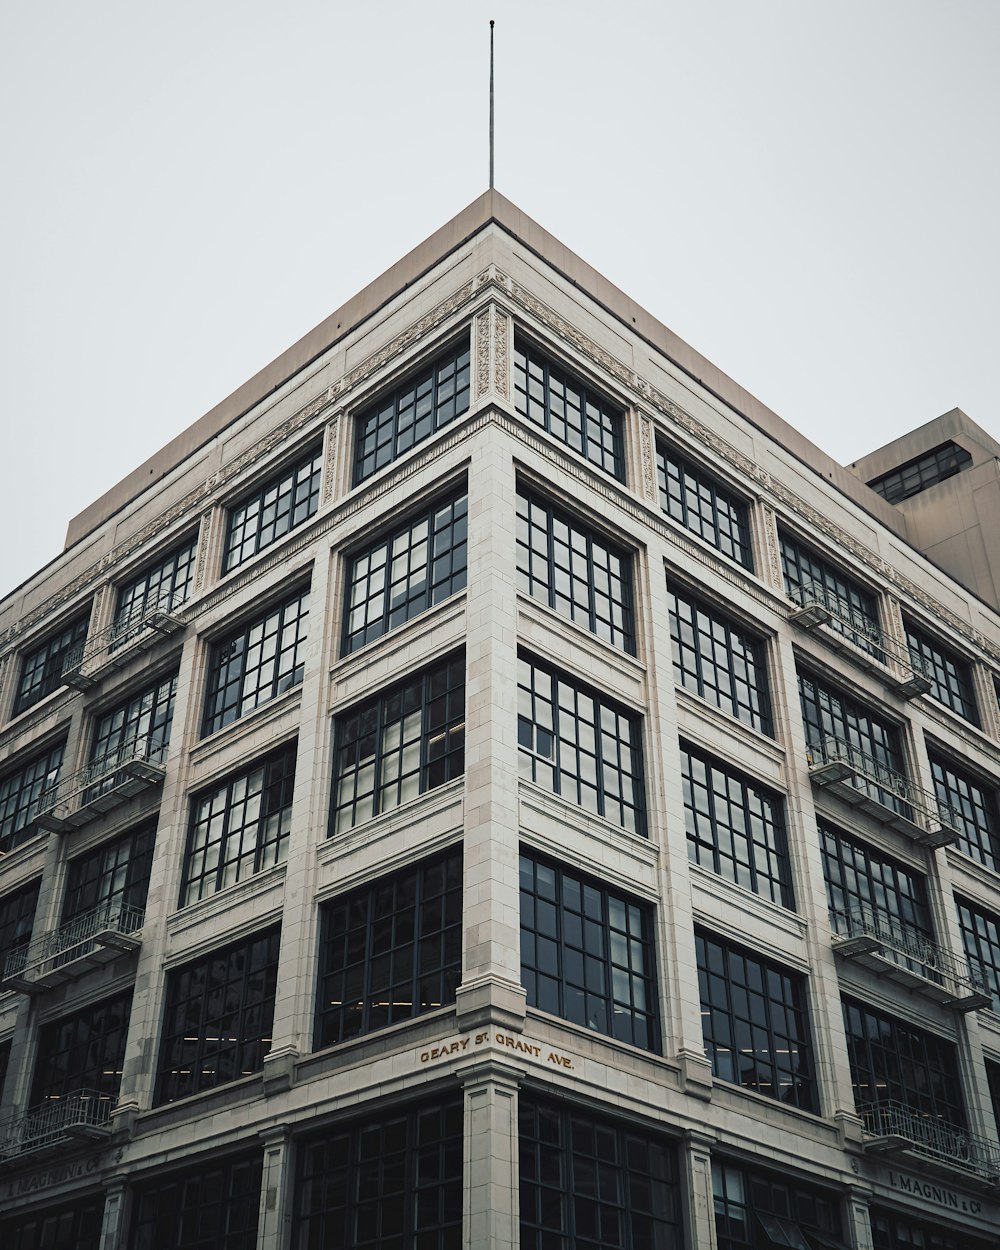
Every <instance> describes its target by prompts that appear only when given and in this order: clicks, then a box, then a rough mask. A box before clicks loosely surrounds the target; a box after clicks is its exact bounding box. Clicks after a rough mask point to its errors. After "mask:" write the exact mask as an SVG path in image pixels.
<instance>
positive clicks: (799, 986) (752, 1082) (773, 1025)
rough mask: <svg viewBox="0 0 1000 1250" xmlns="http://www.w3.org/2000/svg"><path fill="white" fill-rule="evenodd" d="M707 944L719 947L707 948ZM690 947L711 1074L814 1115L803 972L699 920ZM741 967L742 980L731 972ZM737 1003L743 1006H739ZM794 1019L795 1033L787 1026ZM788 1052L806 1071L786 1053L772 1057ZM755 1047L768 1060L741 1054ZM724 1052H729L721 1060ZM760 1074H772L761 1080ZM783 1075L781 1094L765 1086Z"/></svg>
mask: <svg viewBox="0 0 1000 1250" xmlns="http://www.w3.org/2000/svg"><path fill="white" fill-rule="evenodd" d="M710 948H712V950H714V951H715V952H718V953H717V954H712V951H710ZM695 952H696V962H697V966H698V983H699V987H700V997H701V1018H702V1032H703V1035H704V1039H705V1054H706V1056H707V1057H708V1061H709V1063H710V1064H711V1067H712V1073H713V1075H714V1076H715V1078H716V1080H719V1081H724V1082H726V1083H727V1084H731V1085H738V1086H740V1087H741V1088H743V1089H746V1090H751V1091H753V1092H754V1093H757V1094H760V1095H762V1096H763V1097H766V1098H771V1099H773V1100H774V1101H776V1102H780V1103H782V1104H784V1105H786V1106H792V1107H797V1108H798V1109H799V1110H800V1111H809V1112H812V1113H814V1114H817V1113H818V1112H819V1091H818V1080H817V1074H816V1071H815V1059H814V1055H813V1045H812V1030H811V1027H810V1020H809V1010H808V1002H807V998H808V994H807V989H806V984H807V982H806V977H804V976H803V975H802V974H801V973H798V972H793V971H792V970H791V969H789V968H786V967H784V965H782V964H779V963H776V962H775V961H774V960H771V959H768V958H766V957H765V956H763V955H759V954H757V953H756V952H755V951H751V950H748V949H747V948H746V947H743V946H739V945H737V944H736V943H734V942H729V941H727V940H725V939H723V938H721V937H718V936H717V935H715V934H714V933H711V932H709V931H708V930H707V929H702V928H700V927H696V928H695ZM741 969H742V980H741V981H740V980H737V978H736V976H735V975H734V974H735V973H736V972H738V971H740V970H741ZM713 989H714V990H715V991H716V993H715V996H713V994H712V991H713ZM778 989H780V993H778V992H776V991H777V990H778ZM738 1005H740V1006H741V1007H742V1010H741V1012H739V1013H738V1012H737V1006H738ZM796 1025H797V1026H798V1029H797V1032H791V1031H789V1030H790V1029H792V1028H794V1027H795V1026H796ZM727 1042H728V1045H727V1044H725V1043H727ZM793 1053H795V1054H797V1055H798V1056H799V1057H800V1062H801V1061H803V1060H804V1070H797V1069H796V1068H795V1067H794V1066H793V1061H792V1060H791V1059H790V1058H789V1059H785V1060H781V1061H780V1062H776V1061H775V1059H774V1058H773V1056H778V1055H788V1056H790V1055H792V1054H793ZM758 1054H760V1055H764V1054H767V1055H770V1056H772V1058H771V1059H769V1060H767V1061H766V1062H765V1061H759V1060H758V1059H757V1058H756V1057H755V1058H754V1059H753V1060H752V1061H751V1060H748V1059H747V1058H746V1056H748V1055H754V1056H756V1055H758ZM724 1055H728V1056H730V1058H729V1059H728V1060H726V1061H725V1062H723V1060H722V1057H723V1056H724ZM736 1056H741V1057H742V1058H741V1060H740V1062H742V1063H744V1064H747V1063H750V1065H751V1066H750V1067H749V1068H748V1070H747V1074H746V1075H745V1076H741V1075H740V1073H739V1071H738V1069H737V1063H736ZM758 1065H759V1066H758ZM762 1076H770V1078H771V1079H770V1080H762V1079H761V1078H762ZM782 1081H784V1084H785V1085H786V1086H787V1089H788V1095H787V1096H786V1095H782V1094H781V1093H779V1092H770V1091H774V1090H775V1086H776V1084H778V1085H779V1087H780V1084H781V1083H782Z"/></svg>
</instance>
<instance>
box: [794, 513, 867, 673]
mask: <svg viewBox="0 0 1000 1250" xmlns="http://www.w3.org/2000/svg"><path fill="white" fill-rule="evenodd" d="M778 545H779V548H780V553H781V574H782V579H783V581H784V583H785V594H786V595H788V597H789V598H790V599H791V600H792V601H793V602H797V601H796V599H795V591H796V590H797V589H798V588H799V587H801V586H805V585H806V584H807V583H808V582H815V583H816V584H817V585H818V586H819V587H820V588H821V590H822V591H823V592H824V594H826V595H829V596H830V597H831V598H832V599H834V600H835V601H836V603H837V605H838V607H839V611H840V615H839V616H832V617H831V618H830V620H829V621H828V622H827V623H828V625H829V627H830V629H833V630H836V632H837V633H838V634H843V635H844V637H845V638H847V639H848V640H849V641H850V642H853V643H854V644H855V646H857V647H859V648H860V649H861V650H862V651H864V652H865V653H866V654H868V655H870V656H872V658H873V659H876V660H878V661H880V662H881V663H883V664H884V663H885V651H884V649H883V648H884V631H883V629H882V622H881V619H880V617H879V597H878V595H877V594H876V593H875V591H874V590H869V588H868V587H867V586H865V585H864V583H862V582H859V581H858V580H857V579H856V578H854V577H852V576H851V575H850V574H849V573H845V572H844V571H843V569H841V568H840V567H839V566H838V565H836V564H834V563H833V562H832V561H830V560H828V559H827V558H826V556H825V555H823V553H822V552H820V551H818V550H817V549H816V548H815V547H812V546H810V544H809V543H808V542H805V541H803V540H802V539H800V538H799V537H798V536H797V535H796V534H794V533H792V532H791V531H789V530H786V529H784V528H782V527H780V526H779V528H778Z"/></svg>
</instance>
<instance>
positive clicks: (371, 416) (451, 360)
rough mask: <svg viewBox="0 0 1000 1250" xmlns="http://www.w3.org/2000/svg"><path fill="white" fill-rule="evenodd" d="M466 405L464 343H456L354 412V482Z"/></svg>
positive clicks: (466, 353)
mask: <svg viewBox="0 0 1000 1250" xmlns="http://www.w3.org/2000/svg"><path fill="white" fill-rule="evenodd" d="M468 410H469V348H468V346H464V345H462V344H459V345H457V346H455V347H452V348H450V349H449V350H448V351H447V352H445V353H444V355H442V356H440V357H439V358H438V359H437V360H436V361H434V363H433V364H430V365H426V366H425V367H424V368H423V369H421V370H420V371H419V372H418V373H416V374H414V375H412V376H411V377H409V378H408V379H407V380H406V381H405V382H403V383H402V384H401V385H400V386H397V387H396V389H395V390H394V391H390V392H389V394H388V395H386V396H384V397H383V398H382V399H380V400H379V401H378V402H377V403H374V404H372V405H371V406H370V407H369V408H366V409H365V410H364V411H363V412H361V413H359V415H358V418H357V422H356V425H355V431H356V432H355V444H354V485H355V486H358V485H359V484H360V483H361V482H363V481H364V480H365V479H366V478H369V477H371V475H372V474H373V473H377V472H378V470H379V469H381V468H384V467H385V466H386V465H387V464H391V463H392V461H393V460H395V459H396V458H397V457H398V456H401V455H403V453H404V452H407V451H409V450H410V448H411V447H416V445H417V444H418V443H422V442H423V441H424V440H425V439H428V438H430V436H431V435H432V434H434V433H436V432H437V431H438V430H440V429H442V428H443V427H444V426H446V425H448V424H449V423H450V422H451V421H454V420H455V418H456V417H460V416H461V415H462V414H463V413H465V412H468Z"/></svg>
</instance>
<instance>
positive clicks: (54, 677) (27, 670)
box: [12, 604, 91, 716]
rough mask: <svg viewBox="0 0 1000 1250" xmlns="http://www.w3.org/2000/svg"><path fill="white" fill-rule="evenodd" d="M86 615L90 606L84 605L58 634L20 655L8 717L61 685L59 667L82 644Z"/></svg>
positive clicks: (86, 626)
mask: <svg viewBox="0 0 1000 1250" xmlns="http://www.w3.org/2000/svg"><path fill="white" fill-rule="evenodd" d="M90 612H91V605H90V604H88V605H87V607H86V608H85V609H84V610H83V611H82V612H78V613H77V614H76V615H75V616H74V617H72V618H71V619H70V620H68V621H67V622H66V623H65V624H64V625H63V626H61V627H60V628H59V629H58V630H53V631H51V632H50V633H48V634H47V635H46V636H45V637H44V638H43V639H42V641H41V642H38V643H35V645H34V646H32V647H31V648H30V649H29V650H27V651H22V653H21V668H20V676H19V677H18V681H17V690H16V692H15V694H14V707H13V712H12V715H14V716H20V714H21V713H22V712H25V711H27V710H28V708H29V707H34V706H35V704H36V703H40V702H41V701H42V699H45V698H47V697H48V696H49V695H50V694H52V693H53V692H54V691H56V690H58V689H59V688H60V687H61V686H63V685H64V684H65V683H64V682H63V677H62V673H63V666H64V664H65V662H66V658H67V656H68V655H69V654H70V652H72V651H74V650H76V649H77V648H79V647H82V646H83V644H84V643H85V642H86V640H87V631H88V629H89V628H90ZM36 678H37V680H36Z"/></svg>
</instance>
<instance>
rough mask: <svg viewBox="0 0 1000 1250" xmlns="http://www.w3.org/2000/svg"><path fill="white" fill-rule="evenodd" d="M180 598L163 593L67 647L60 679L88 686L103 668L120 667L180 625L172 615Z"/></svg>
mask: <svg viewBox="0 0 1000 1250" xmlns="http://www.w3.org/2000/svg"><path fill="white" fill-rule="evenodd" d="M183 602H184V601H183V599H177V600H176V601H175V596H173V595H164V596H163V597H162V598H160V599H157V600H156V601H155V602H154V603H146V604H144V605H143V606H142V608H141V609H140V610H139V611H137V612H133V613H132V614H131V615H130V616H126V617H124V618H123V619H122V620H120V621H115V622H114V624H113V625H109V626H108V628H107V629H102V630H100V631H99V632H98V633H96V634H92V635H91V636H90V637H89V638H87V639H85V640H84V641H83V642H82V643H80V644H79V646H76V647H73V648H72V650H70V651H67V653H66V656H65V658H64V659H63V668H62V678H63V681H64V682H65V683H66V684H67V685H68V686H74V687H75V688H76V689H78V690H89V689H90V687H91V686H93V685H94V684H95V683H96V682H97V681H98V679H99V678H100V676H101V675H102V674H103V673H104V672H107V671H109V670H111V669H115V668H120V667H121V666H122V665H123V664H126V663H127V662H128V661H129V660H131V659H132V658H133V657H134V656H135V655H136V653H137V652H139V651H143V650H145V649H146V648H147V647H151V646H152V645H153V643H155V642H156V641H157V639H158V638H162V637H166V636H168V635H170V634H175V633H177V632H178V631H179V630H181V629H183V628H184V624H183V622H182V621H181V620H179V619H178V617H177V616H176V615H175V613H176V610H177V608H179V607H180V605H181V603H183Z"/></svg>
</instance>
